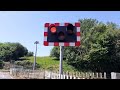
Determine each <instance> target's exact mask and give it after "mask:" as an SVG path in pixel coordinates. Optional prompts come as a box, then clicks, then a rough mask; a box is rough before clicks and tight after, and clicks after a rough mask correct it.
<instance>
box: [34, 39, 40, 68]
mask: <svg viewBox="0 0 120 90" xmlns="http://www.w3.org/2000/svg"><path fill="white" fill-rule="evenodd" d="M34 44H36V50H35V56H34V63H33V70H35V67H36V55H37V44H39V42H38V41H35V42H34Z"/></svg>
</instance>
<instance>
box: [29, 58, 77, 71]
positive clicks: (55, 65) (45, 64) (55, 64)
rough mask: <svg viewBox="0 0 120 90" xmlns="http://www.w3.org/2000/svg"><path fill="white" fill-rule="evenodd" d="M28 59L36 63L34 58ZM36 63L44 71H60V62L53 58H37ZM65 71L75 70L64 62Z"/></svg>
mask: <svg viewBox="0 0 120 90" xmlns="http://www.w3.org/2000/svg"><path fill="white" fill-rule="evenodd" d="M27 59H29V61H31V62H33V61H34V57H27ZM36 62H37V63H38V64H39V65H40V66H41V68H42V69H49V70H56V71H58V70H59V60H55V59H54V58H52V57H37V58H36ZM63 71H75V68H74V67H72V66H70V65H68V64H67V63H66V62H65V61H63Z"/></svg>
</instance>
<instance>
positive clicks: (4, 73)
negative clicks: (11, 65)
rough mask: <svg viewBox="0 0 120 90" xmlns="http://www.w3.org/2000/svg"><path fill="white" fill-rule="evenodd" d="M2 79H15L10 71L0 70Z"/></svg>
mask: <svg viewBox="0 0 120 90" xmlns="http://www.w3.org/2000/svg"><path fill="white" fill-rule="evenodd" d="M0 79H13V77H12V76H11V75H10V74H9V72H0Z"/></svg>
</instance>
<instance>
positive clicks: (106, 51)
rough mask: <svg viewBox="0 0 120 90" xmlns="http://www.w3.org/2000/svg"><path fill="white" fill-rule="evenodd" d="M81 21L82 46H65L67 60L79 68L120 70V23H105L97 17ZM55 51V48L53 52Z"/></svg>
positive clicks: (106, 70) (108, 70) (98, 70)
mask: <svg viewBox="0 0 120 90" xmlns="http://www.w3.org/2000/svg"><path fill="white" fill-rule="evenodd" d="M79 21H80V22H81V46H80V47H65V49H64V54H65V56H64V57H66V62H67V63H68V64H70V65H73V66H74V67H76V68H77V69H79V70H87V71H97V72H104V71H105V72H111V71H116V72H119V71H120V43H119V41H120V28H119V27H118V25H116V24H115V23H112V22H107V24H104V23H102V22H99V21H97V20H96V19H82V20H79ZM54 48H55V47H54ZM54 48H53V49H54ZM54 52H56V50H55V49H54V50H53V51H52V53H53V54H54ZM58 54H59V53H58ZM53 56H56V55H55V54H54V55H53ZM58 56H59V55H58Z"/></svg>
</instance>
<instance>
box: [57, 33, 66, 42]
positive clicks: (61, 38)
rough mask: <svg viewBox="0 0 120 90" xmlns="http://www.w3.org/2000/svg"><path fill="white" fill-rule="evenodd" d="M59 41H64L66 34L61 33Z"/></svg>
mask: <svg viewBox="0 0 120 90" xmlns="http://www.w3.org/2000/svg"><path fill="white" fill-rule="evenodd" d="M58 39H59V40H60V41H63V40H64V39H65V34H64V33H63V32H59V33H58Z"/></svg>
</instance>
